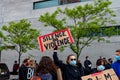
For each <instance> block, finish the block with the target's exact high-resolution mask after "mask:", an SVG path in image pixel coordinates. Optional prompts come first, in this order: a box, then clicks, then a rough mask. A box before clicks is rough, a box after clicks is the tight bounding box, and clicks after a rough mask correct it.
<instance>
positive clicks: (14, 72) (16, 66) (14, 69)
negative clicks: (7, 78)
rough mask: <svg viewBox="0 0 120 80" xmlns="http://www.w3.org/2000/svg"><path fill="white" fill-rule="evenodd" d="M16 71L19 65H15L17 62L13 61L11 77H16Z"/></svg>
mask: <svg viewBox="0 0 120 80" xmlns="http://www.w3.org/2000/svg"><path fill="white" fill-rule="evenodd" d="M18 69H19V64H18V63H17V61H16V60H15V61H14V65H13V72H12V74H13V75H17V74H18Z"/></svg>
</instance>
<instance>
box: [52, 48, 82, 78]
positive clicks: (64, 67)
mask: <svg viewBox="0 0 120 80" xmlns="http://www.w3.org/2000/svg"><path fill="white" fill-rule="evenodd" d="M53 59H54V62H55V64H56V65H57V66H58V67H59V68H60V69H61V71H62V78H63V80H81V75H82V74H81V73H80V71H79V69H78V67H77V66H76V57H75V56H74V55H73V54H71V55H69V56H68V57H67V59H66V64H65V63H63V62H62V61H61V60H59V58H58V56H57V46H56V47H55V48H54V53H53Z"/></svg>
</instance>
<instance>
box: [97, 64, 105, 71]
mask: <svg viewBox="0 0 120 80" xmlns="http://www.w3.org/2000/svg"><path fill="white" fill-rule="evenodd" d="M104 69H105V67H104V66H103V65H100V66H98V67H97V70H98V71H103V70H104Z"/></svg>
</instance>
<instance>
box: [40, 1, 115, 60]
mask: <svg viewBox="0 0 120 80" xmlns="http://www.w3.org/2000/svg"><path fill="white" fill-rule="evenodd" d="M110 4H111V2H110V1H109V0H94V2H93V3H92V4H85V5H84V6H81V5H79V6H77V7H74V8H65V9H60V8H58V9H57V10H56V11H55V12H53V13H51V14H50V13H49V12H47V13H45V14H44V15H41V16H40V17H39V21H40V22H43V23H44V25H45V26H52V27H54V29H55V30H61V29H64V28H69V29H70V31H71V34H72V36H73V38H74V41H75V43H74V44H70V48H71V49H72V51H73V52H74V53H76V54H77V59H78V58H79V56H80V54H81V51H82V50H83V48H85V47H86V46H89V45H91V43H92V42H93V41H98V42H99V41H107V40H105V39H104V38H103V37H102V36H101V34H102V35H105V36H108V37H110V36H111V35H113V34H114V32H113V29H114V28H113V27H109V28H105V27H106V25H107V24H108V23H110V24H113V23H115V21H114V20H112V19H111V17H115V14H114V11H113V10H111V9H110V8H109V5H110ZM101 30H102V33H101Z"/></svg>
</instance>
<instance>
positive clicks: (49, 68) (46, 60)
mask: <svg viewBox="0 0 120 80" xmlns="http://www.w3.org/2000/svg"><path fill="white" fill-rule="evenodd" d="M56 70H57V67H56V65H55V64H54V62H53V61H52V59H51V58H50V57H49V56H43V57H42V59H41V60H40V62H39V65H38V69H37V72H40V73H42V74H46V73H56Z"/></svg>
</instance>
